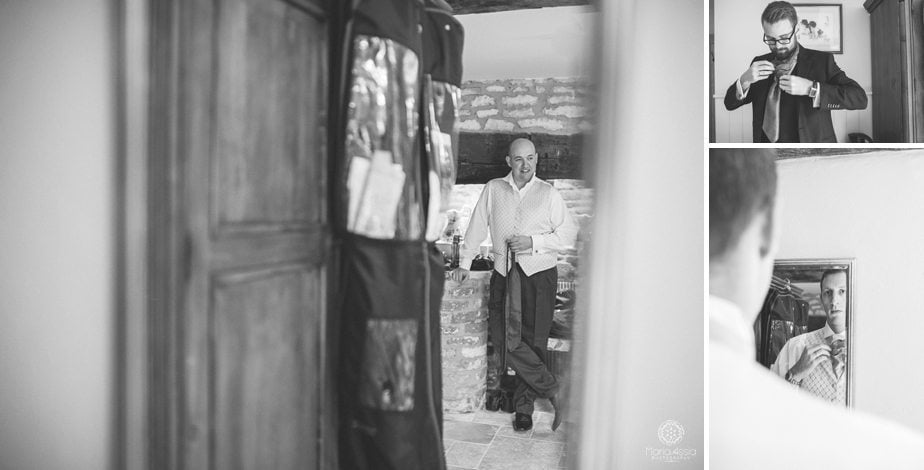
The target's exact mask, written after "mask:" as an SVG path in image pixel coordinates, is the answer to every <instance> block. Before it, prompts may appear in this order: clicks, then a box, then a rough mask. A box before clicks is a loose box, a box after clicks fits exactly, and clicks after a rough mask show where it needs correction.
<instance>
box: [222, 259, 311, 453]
mask: <svg viewBox="0 0 924 470" xmlns="http://www.w3.org/2000/svg"><path fill="white" fill-rule="evenodd" d="M321 281H322V277H321V275H320V273H319V272H318V270H317V269H311V268H310V267H309V266H306V265H293V266H284V267H278V268H271V269H266V270H262V271H252V272H240V273H230V274H223V275H221V276H218V277H216V279H215V282H214V290H213V300H214V303H213V312H212V315H211V324H212V330H213V331H214V332H215V335H214V338H215V339H214V345H213V347H214V351H213V358H214V359H213V368H212V369H213V373H214V384H213V386H214V394H213V397H214V398H213V399H214V405H213V407H212V409H213V410H214V411H213V412H214V416H213V419H214V430H215V432H214V434H213V439H214V442H213V444H212V448H213V449H214V454H215V459H214V461H215V468H221V469H235V468H274V469H289V468H291V469H295V468H305V466H306V465H308V464H309V463H310V462H316V461H317V449H316V446H315V445H314V443H315V442H317V437H318V429H317V424H316V421H313V420H316V419H317V409H316V407H317V403H318V400H319V395H318V393H319V392H318V390H316V389H315V388H314V387H313V386H312V385H314V383H313V382H314V381H313V373H312V371H313V370H316V364H317V361H318V356H319V352H320V351H319V347H318V338H317V335H316V334H314V333H315V332H317V331H318V324H319V321H318V319H319V318H320V312H321V308H322V307H323V306H322V305H320V302H319V300H320V299H321V292H322V282H321Z"/></svg>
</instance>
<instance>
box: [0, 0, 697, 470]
mask: <svg viewBox="0 0 924 470" xmlns="http://www.w3.org/2000/svg"><path fill="white" fill-rule="evenodd" d="M705 19H706V4H705V3H704V2H702V1H700V0H613V1H595V0H525V1H524V0H448V1H447V0H354V1H335V0H159V1H153V0H79V1H53V0H36V1H28V0H9V1H2V2H0V85H2V86H0V109H3V117H2V118H0V153H2V155H0V158H2V161H0V201H2V202H0V246H2V248H3V249H2V250H0V314H2V315H0V318H2V320H3V322H2V326H0V469H3V470H6V469H10V470H57V469H62V470H64V469H67V470H154V469H157V470H162V469H165V470H173V469H176V470H179V469H186V470H194V469H201V470H207V469H208V470H224V469H242V470H243V469H255V470H256V469H280V470H282V469H292V470H295V469H311V470H340V469H343V470H499V469H505V470H537V469H555V470H562V469H572V470H574V469H613V468H627V469H647V468H653V469H659V468H672V469H701V468H704V467H705V466H706V465H707V451H708V449H707V446H706V442H707V434H706V432H707V428H706V425H705V418H706V415H705V409H704V407H705V404H706V389H705V386H704V381H705V375H704V362H705V357H704V355H703V353H704V349H703V347H704V338H705V337H706V336H705V335H706V331H705V322H704V317H703V311H702V309H701V305H703V293H704V292H705V288H706V285H705V281H706V279H705V278H704V276H703V274H702V270H703V246H704V243H705V237H706V235H707V234H706V232H705V229H704V220H705V219H704V217H703V215H704V204H705V200H704V198H703V197H702V196H703V191H704V187H705V186H704V177H703V168H704V163H705V160H704V150H705V145H706V140H705V136H704V124H705V121H704V120H703V118H702V116H704V115H705V105H706V103H705V101H704V100H703V96H702V90H703V89H704V88H705V86H706V78H705V74H704V64H705V62H704V60H703V59H704V55H703V45H704V40H705V36H704V29H703V28H704V26H703V25H704V24H705ZM668 57H672V58H671V59H670V60H669V61H668V60H666V58H668ZM668 62H669V64H670V69H671V70H673V72H671V71H669V70H668V69H667V68H666V65H667V64H668ZM680 75H683V78H682V79H681V78H680Z"/></svg>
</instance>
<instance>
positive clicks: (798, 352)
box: [770, 270, 847, 404]
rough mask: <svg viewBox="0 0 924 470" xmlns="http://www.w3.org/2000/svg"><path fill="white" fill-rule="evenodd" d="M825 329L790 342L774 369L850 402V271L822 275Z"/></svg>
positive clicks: (811, 389)
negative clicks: (848, 354) (848, 292)
mask: <svg viewBox="0 0 924 470" xmlns="http://www.w3.org/2000/svg"><path fill="white" fill-rule="evenodd" d="M821 304H822V306H823V307H824V310H825V316H826V318H827V321H826V322H825V326H824V327H823V328H820V329H817V330H815V331H811V332H808V333H805V334H803V335H799V336H796V337H795V338H792V339H790V340H789V341H787V342H786V345H785V346H783V349H782V350H781V351H780V354H779V356H777V358H776V362H774V363H773V365H772V366H771V367H770V370H772V371H773V372H775V373H776V374H778V375H780V376H781V377H784V378H785V379H786V380H788V381H789V383H791V384H793V385H796V386H798V387H799V388H801V389H803V390H807V391H809V392H811V393H813V394H815V395H817V396H819V397H821V398H823V399H825V400H827V401H830V402H835V403H841V404H846V403H847V374H846V373H845V371H846V368H847V367H846V366H847V348H846V340H847V337H846V332H847V272H846V271H844V270H828V271H825V272H824V274H822V275H821Z"/></svg>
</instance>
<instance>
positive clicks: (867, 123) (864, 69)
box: [712, 0, 875, 142]
mask: <svg viewBox="0 0 924 470" xmlns="http://www.w3.org/2000/svg"><path fill="white" fill-rule="evenodd" d="M714 2H715V8H714V9H713V11H712V14H713V15H714V20H715V95H714V96H713V99H715V109H716V142H751V140H752V131H751V106H750V105H748V106H743V107H741V108H738V109H737V110H735V111H731V112H730V111H726V110H725V105H724V104H723V103H722V100H723V98H724V97H725V90H727V89H728V86H729V85H731V84H732V83H734V81H735V79H737V78H738V77H740V76H741V74H742V73H744V71H745V70H746V69H747V68H748V65H749V64H750V63H751V60H752V59H753V58H754V57H756V56H758V55H762V54H765V53H767V52H768V51H769V50H768V49H767V46H766V45H764V43H762V42H761V35H762V34H763V30H762V29H761V22H760V14H761V13H762V12H763V11H764V8H765V7H766V6H767V3H769V1H768V0H714ZM821 3H825V2H821ZM830 3H841V4H843V14H844V18H843V20H844V21H843V25H844V29H843V38H844V53H843V54H835V56H834V60H835V61H837V64H838V65H839V66H840V67H841V69H843V70H844V72H845V73H847V76H849V77H850V78H852V79H854V80H856V81H857V83H859V84H860V86H862V87H863V89H865V90H866V92H867V93H868V94H870V93H871V92H872V60H871V55H870V29H869V14H868V13H867V12H866V10H865V9H863V0H844V1H842V2H830ZM869 98H870V103H869V105H868V106H867V107H866V109H865V110H863V111H834V112H832V113H831V115H832V120H833V121H834V130H835V132H836V133H837V138H838V141H839V142H847V141H848V139H847V134H849V133H851V132H863V133H865V134H867V135H869V136H872V135H873V124H872V106H873V100H874V99H875V97H874V96H872V95H869Z"/></svg>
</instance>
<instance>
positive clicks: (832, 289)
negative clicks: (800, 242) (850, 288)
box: [821, 269, 847, 333]
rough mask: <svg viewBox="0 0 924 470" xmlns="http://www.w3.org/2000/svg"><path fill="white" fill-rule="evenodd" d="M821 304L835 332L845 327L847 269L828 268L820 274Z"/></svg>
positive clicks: (839, 331) (841, 331) (840, 331)
mask: <svg viewBox="0 0 924 470" xmlns="http://www.w3.org/2000/svg"><path fill="white" fill-rule="evenodd" d="M821 305H822V306H823V307H824V309H825V314H826V315H827V316H828V326H830V327H831V329H832V330H834V332H835V333H843V332H844V330H846V329H847V271H845V270H843V269H829V270H827V271H825V272H824V274H822V275H821Z"/></svg>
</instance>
